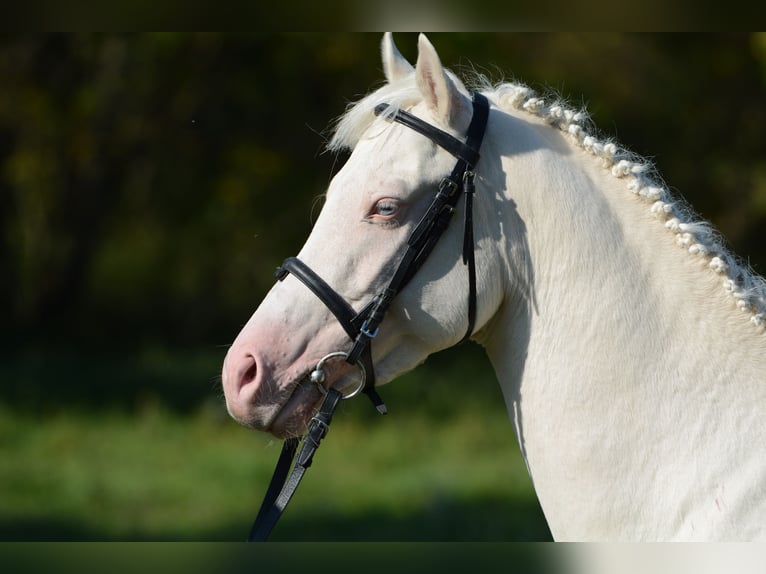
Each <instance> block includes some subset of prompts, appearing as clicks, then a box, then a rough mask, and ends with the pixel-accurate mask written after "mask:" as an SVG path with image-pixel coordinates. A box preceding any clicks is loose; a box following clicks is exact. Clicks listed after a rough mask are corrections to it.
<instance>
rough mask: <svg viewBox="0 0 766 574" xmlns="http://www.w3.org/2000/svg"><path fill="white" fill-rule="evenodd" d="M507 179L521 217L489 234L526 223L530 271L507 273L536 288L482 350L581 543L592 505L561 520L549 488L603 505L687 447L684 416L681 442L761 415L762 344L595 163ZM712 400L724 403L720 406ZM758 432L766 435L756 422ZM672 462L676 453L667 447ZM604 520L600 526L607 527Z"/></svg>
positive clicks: (544, 495)
mask: <svg viewBox="0 0 766 574" xmlns="http://www.w3.org/2000/svg"><path fill="white" fill-rule="evenodd" d="M502 171H503V172H505V173H507V174H513V178H511V179H510V180H509V181H510V182H511V183H509V184H508V188H509V189H508V196H509V197H508V200H509V201H512V202H513V203H514V205H515V209H513V210H509V211H510V215H508V214H506V215H505V217H506V218H507V219H506V221H503V222H501V223H500V224H499V226H500V227H501V228H504V229H512V228H513V226H514V225H515V226H516V227H518V226H519V220H520V221H521V222H522V228H523V229H525V230H526V231H525V233H524V234H523V235H524V237H523V242H525V248H524V249H523V251H524V252H525V254H524V255H525V257H526V258H527V260H526V262H522V261H520V260H518V259H517V260H516V261H513V260H510V261H508V262H507V265H509V267H513V266H523V265H524V264H527V265H529V266H530V267H531V274H530V275H531V276H532V277H533V280H532V283H531V286H530V288H529V292H528V293H519V290H518V289H517V288H516V286H512V287H511V288H509V290H508V293H507V297H506V302H505V304H504V305H503V306H502V307H501V308H500V311H499V312H498V314H497V316H496V317H495V318H494V321H493V322H492V323H491V324H490V326H489V327H488V328H487V329H486V331H485V333H483V335H484V337H483V342H484V344H485V345H486V347H487V351H488V354H489V356H490V359H491V361H492V363H493V365H494V367H495V369H496V372H497V374H498V378H499V379H500V382H501V385H502V387H503V393H504V396H505V400H506V404H507V407H508V410H509V414H510V415H511V417H512V419H513V421H514V423H515V427H516V431H517V435H518V438H519V442H520V445H521V448H522V452H523V454H524V456H525V458H526V460H527V463H528V465H529V468H530V472H531V474H532V478H533V480H534V481H535V486H536V489H537V491H538V496H539V497H540V500H541V503H542V505H543V508H544V510H545V511H546V515H547V516H548V519H549V522H550V524H551V528H552V531H553V532H554V535H557V534H558V535H559V536H562V537H565V538H566V537H568V536H574V537H581V536H585V537H587V536H588V534H587V531H588V528H589V527H591V526H592V524H591V525H588V524H584V522H583V521H585V520H586V518H577V517H575V516H574V514H575V513H576V512H580V511H582V512H583V516H587V515H588V513H591V514H592V511H593V506H592V504H591V505H590V506H589V507H588V508H587V509H585V508H578V507H577V505H576V504H571V503H569V505H568V507H569V508H570V510H568V511H567V510H561V509H562V507H566V506H567V503H565V502H564V501H561V500H558V497H559V496H560V494H558V492H569V490H568V489H567V488H566V487H563V486H562V485H561V483H560V479H559V478H557V477H558V476H560V473H561V471H562V469H566V470H565V472H572V473H581V474H582V476H584V477H587V479H588V480H591V483H590V484H579V485H578V486H577V487H576V488H580V489H582V490H581V491H580V494H583V496H585V492H586V491H587V489H589V488H593V489H599V488H602V490H601V493H602V495H603V496H604V497H605V499H606V497H608V494H607V493H608V492H609V489H610V488H612V489H613V488H614V484H617V483H620V481H622V484H632V483H631V481H627V482H626V481H625V480H623V477H622V476H618V477H615V476H613V474H615V473H616V474H624V475H629V476H639V475H640V473H641V469H640V466H641V465H640V462H639V461H641V460H646V459H647V458H651V457H653V456H656V453H652V454H650V451H651V449H653V448H655V446H656V445H657V444H659V443H663V444H668V445H675V446H676V447H677V448H678V449H680V450H683V449H684V448H685V447H684V446H683V445H682V443H678V444H676V443H675V440H676V437H675V436H674V434H673V433H675V431H677V430H678V428H679V425H682V424H683V423H682V421H681V419H683V418H684V416H686V415H679V414H678V413H693V414H690V415H688V416H689V417H690V419H689V425H693V427H694V428H695V429H697V430H696V431H695V432H696V433H697V435H696V436H695V437H693V438H691V439H688V438H687V439H685V440H691V441H692V442H693V441H694V440H696V439H699V440H700V441H703V442H704V438H705V437H708V433H709V432H714V429H718V430H720V431H725V429H727V428H730V429H731V424H732V423H731V420H737V418H738V417H739V419H738V420H742V418H741V417H743V416H745V417H749V414H748V412H750V411H752V404H753V402H760V404H765V401H766V396H764V390H763V388H764V385H763V383H762V376H763V375H762V373H763V372H764V369H766V361H765V359H764V357H766V353H764V338H763V337H764V335H763V333H762V331H761V330H759V329H757V328H756V327H754V326H753V325H752V324H751V323H750V322H749V321H748V318H747V317H746V316H744V315H743V313H742V312H741V311H739V310H738V309H737V307H736V305H735V304H734V302H733V300H732V299H731V297H728V296H727V295H726V293H725V291H724V290H723V289H722V287H721V282H722V279H721V277H720V276H718V275H717V274H715V273H713V272H711V271H710V269H709V268H708V266H707V264H706V262H704V261H701V260H700V259H699V258H695V257H693V256H691V255H690V254H689V253H688V250H686V249H682V248H679V246H678V245H677V244H676V242H675V241H674V238H673V237H672V236H671V235H669V234H668V233H667V232H666V230H665V226H664V223H663V222H662V221H658V220H657V219H656V218H654V217H653V216H652V215H651V213H650V205H651V204H648V203H647V202H646V201H645V200H643V199H641V198H639V197H637V196H635V195H633V194H631V193H629V192H628V191H626V189H625V184H624V182H621V180H619V179H617V178H615V177H613V176H612V174H611V173H609V171H608V170H604V169H603V168H602V167H601V166H599V165H598V164H597V163H596V162H594V161H592V158H589V157H587V156H586V155H585V154H583V153H582V152H580V151H579V150H577V149H571V150H570V151H569V152H568V153H567V154H564V155H562V154H561V153H560V151H558V152H557V151H551V150H546V149H542V148H541V149H539V150H538V151H534V152H530V153H529V154H527V155H526V156H525V157H515V156H513V157H509V158H508V159H506V160H505V161H504V163H503V169H502ZM525 174H526V176H525ZM509 218H511V219H513V218H515V219H516V221H512V220H511V219H509ZM519 240H520V239H519V237H517V238H515V239H513V240H510V243H518V241H519ZM517 251H519V250H518V249H517ZM511 275H512V273H510V272H509V276H511ZM512 283H513V282H512V281H511V284H512ZM723 383H726V384H727V385H729V386H728V387H726V389H725V390H723V389H722V387H721V385H722V384H723ZM712 395H717V396H718V397H719V398H721V399H722V400H723V404H722V405H719V407H718V409H717V410H716V409H711V408H710V404H709V397H710V396H712ZM748 409H750V411H748ZM700 413H704V415H703V416H705V417H706V420H705V423H704V425H703V426H704V428H702V427H701V423H700V422H699V420H698V417H699V416H700ZM646 421H652V424H651V425H647V423H646ZM753 424H754V425H755V426H756V427H757V428H758V429H759V431H758V432H760V434H761V435H762V436H764V438H766V430H764V425H763V422H760V421H759V422H754V423H753ZM732 433H733V434H734V429H732ZM675 434H677V433H675ZM668 436H671V438H670V439H668ZM663 441H664V442H663ZM710 448H711V451H712V450H715V449H714V448H713V447H710ZM626 449H629V450H630V449H633V450H632V452H635V453H636V454H635V456H634V457H633V458H631V457H625V455H624V451H625V450H626ZM642 449H645V450H642ZM721 450H723V451H725V449H721ZM594 452H595V453H597V454H594ZM663 452H665V451H663ZM666 454H667V456H668V458H669V459H670V458H672V457H673V456H676V457H677V456H678V455H677V453H676V454H675V455H674V454H673V448H672V447H668V449H667V452H666ZM719 456H721V457H722V459H725V458H726V456H728V455H721V454H719ZM615 460H621V461H624V464H623V467H620V465H615ZM670 466H672V465H670V463H669V467H670ZM594 473H595V474H594ZM594 476H596V477H598V478H594ZM602 478H603V479H604V480H608V481H609V482H608V484H605V483H602V482H600V479H602ZM615 478H616V479H618V480H615ZM654 480H655V479H654V478H652V479H649V478H648V479H647V484H654V482H653V481H654ZM570 494H571V492H570ZM593 495H594V496H598V491H597V490H596V491H594V493H593ZM615 496H616V498H615V500H611V501H608V502H610V503H613V504H614V505H615V506H613V507H612V508H613V509H618V508H619V505H620V504H627V503H626V502H625V500H626V499H630V497H631V494H630V493H624V492H623V493H620V495H619V497H618V496H617V495H615ZM647 496H648V494H647ZM618 500H619V502H618ZM606 506H607V507H608V504H607V505H606ZM650 511H651V509H647V510H646V512H650ZM626 512H627V510H626ZM557 514H558V516H557ZM615 516H619V512H618V511H617V510H615ZM599 520H600V522H598V524H600V526H599V528H608V526H607V525H609V524H610V522H609V520H611V518H610V519H609V520H606V519H605V518H604V517H600V518H599ZM615 520H617V518H615ZM627 522H629V520H628V521H627ZM562 525H564V526H562ZM570 527H571V530H567V528H570ZM554 528H556V529H558V532H557V531H556V530H554ZM578 529H579V530H578Z"/></svg>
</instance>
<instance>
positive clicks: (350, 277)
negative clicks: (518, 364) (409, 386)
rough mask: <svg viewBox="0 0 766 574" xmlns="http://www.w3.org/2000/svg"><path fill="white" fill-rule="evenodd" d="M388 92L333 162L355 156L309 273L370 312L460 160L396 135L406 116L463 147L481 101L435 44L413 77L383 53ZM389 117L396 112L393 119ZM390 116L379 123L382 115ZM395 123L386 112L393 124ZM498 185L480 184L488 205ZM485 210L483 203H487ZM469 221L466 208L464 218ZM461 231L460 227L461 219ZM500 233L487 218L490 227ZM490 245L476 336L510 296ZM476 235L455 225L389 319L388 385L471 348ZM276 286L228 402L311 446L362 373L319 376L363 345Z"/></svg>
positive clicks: (399, 60)
mask: <svg viewBox="0 0 766 574" xmlns="http://www.w3.org/2000/svg"><path fill="white" fill-rule="evenodd" d="M382 56H383V68H384V71H385V75H386V80H387V83H386V84H385V85H384V86H382V87H381V88H380V89H378V90H376V91H375V92H373V93H371V94H370V95H368V96H366V97H365V98H363V99H362V100H360V101H359V102H357V103H356V104H355V105H354V106H353V107H352V108H350V109H349V111H348V112H347V113H346V114H345V116H344V117H343V118H342V119H341V120H340V121H339V122H338V124H337V126H336V131H335V136H334V138H333V140H332V142H331V144H330V148H331V149H334V150H339V149H342V148H348V149H351V154H350V156H349V158H348V160H347V162H346V164H345V165H344V166H343V168H342V169H341V170H340V171H339V172H338V173H337V175H335V177H334V178H333V179H332V181H331V182H330V185H329V189H328V190H327V193H326V198H325V203H324V206H323V208H322V210H321V213H320V214H319V217H318V219H317V221H316V223H315V225H314V228H313V230H312V232H311V234H310V236H309V238H308V239H307V241H306V243H305V245H304V246H303V248H302V249H301V251H300V253H299V254H298V259H299V260H300V261H301V262H303V263H304V264H305V266H306V267H307V268H309V269H311V270H312V273H313V274H315V276H316V277H320V278H321V280H319V281H323V282H324V283H325V284H326V285H327V286H328V287H329V289H330V290H332V291H334V292H335V293H337V294H339V295H340V297H341V298H342V299H343V300H345V301H346V302H348V304H349V305H350V307H351V308H353V309H354V310H356V311H359V310H360V309H362V308H364V307H365V306H366V305H368V304H369V303H370V301H371V300H372V299H373V297H375V296H376V294H379V293H381V292H382V291H383V290H385V289H386V286H387V284H388V281H389V280H390V279H391V277H392V275H393V274H394V273H395V272H396V270H397V267H398V266H399V264H400V260H401V259H402V256H403V254H404V252H405V249H406V246H407V242H408V238H410V237H411V236H412V234H413V230H415V228H416V227H417V226H418V224H419V222H420V221H421V219H422V218H423V216H424V213H425V212H426V211H427V210H428V208H429V205H431V203H432V201H433V197H434V190H435V189H437V188H438V187H439V185H440V182H442V180H443V179H444V178H445V176H447V175H449V174H450V172H451V170H452V169H453V167H454V165H455V157H454V156H453V155H452V154H451V153H449V152H448V151H446V150H445V149H443V147H441V146H439V145H437V144H436V143H434V142H433V141H432V140H431V139H429V138H428V137H424V135H423V134H422V133H418V132H417V131H415V130H413V129H408V128H407V127H406V126H403V125H400V124H399V123H396V122H392V121H390V119H391V114H392V113H395V112H396V110H407V112H408V114H410V115H411V116H413V117H415V118H418V119H420V120H422V121H423V122H426V123H428V124H429V125H431V126H434V127H436V128H438V129H439V130H440V131H442V132H445V133H446V134H449V135H451V136H453V137H454V138H457V139H458V140H460V141H462V140H463V139H464V137H465V134H466V131H467V130H468V128H469V125H470V124H471V120H472V117H473V104H472V100H471V94H470V93H469V92H468V90H467V89H466V88H465V86H464V85H463V84H462V83H461V82H460V80H458V79H457V78H456V77H455V76H454V75H452V74H451V73H450V72H448V71H446V70H445V69H444V68H443V66H442V64H441V61H440V59H439V56H438V55H437V53H436V51H435V49H434V48H433V46H432V45H431V44H430V42H429V41H428V40H427V39H426V37H425V36H423V35H421V36H420V38H419V55H418V60H417V63H416V65H415V66H414V67H413V66H412V65H410V64H409V63H408V62H407V61H406V60H405V59H404V58H403V56H402V55H401V54H400V53H399V51H398V50H397V49H396V47H395V46H394V44H393V41H392V39H391V36H390V34H386V35H385V36H384V38H383V43H382ZM382 104H387V105H386V106H384V107H383V108H381V105H382ZM376 108H377V113H376ZM381 109H384V111H382V112H381ZM486 185H487V182H486V180H485V178H484V177H483V176H482V173H481V170H480V169H479V171H478V172H477V176H476V187H477V191H476V193H477V195H478V196H481V194H482V190H483V188H484V187H485V186H486ZM479 203H480V202H479ZM463 209H465V207H464V206H463V203H458V204H457V206H456V210H457V212H458V213H460V212H461V211H462V210H463ZM455 219H458V220H459V216H458V217H456V218H455ZM486 219H487V215H486V213H484V212H483V211H482V208H481V207H479V208H477V215H476V220H477V221H484V220H486ZM482 239H483V236H482V232H481V230H479V231H478V232H477V235H476V241H477V250H476V254H477V256H476V269H477V270H478V271H477V273H476V277H477V281H476V299H477V313H476V316H477V317H476V318H477V320H476V327H475V330H474V332H477V331H479V330H480V329H481V328H482V326H483V325H484V324H485V323H486V322H487V321H488V320H489V319H490V317H491V316H492V314H493V313H494V310H496V309H497V307H498V306H499V305H500V302H501V299H502V286H501V285H500V284H499V283H498V281H497V280H494V281H493V280H492V279H491V277H493V276H496V274H494V275H493V274H489V273H487V272H486V269H487V268H488V267H489V266H490V262H491V261H493V260H497V254H493V252H492V246H491V245H490V243H489V242H486V241H482ZM463 240H464V238H463V228H462V226H461V225H459V224H453V225H450V226H449V227H448V228H447V229H446V231H445V232H444V233H443V235H442V236H441V239H439V241H438V243H437V244H436V245H435V247H434V248H433V251H432V252H431V253H430V255H429V256H428V258H427V260H426V261H425V262H424V263H423V264H422V266H421V267H420V268H419V270H418V271H417V273H416V274H415V275H414V276H413V277H412V278H411V280H409V281H408V282H407V285H406V286H405V287H404V288H403V289H402V291H401V292H400V293H398V294H397V296H396V297H395V299H394V300H393V301H392V302H391V305H390V308H388V309H387V313H386V316H385V319H384V321H383V323H382V325H381V326H380V329H379V334H378V335H377V336H376V337H375V341H374V345H372V347H371V349H372V364H373V365H374V370H375V373H374V374H375V377H376V381H377V384H378V385H381V384H384V383H386V382H388V381H390V380H392V379H393V378H395V377H396V376H397V375H399V374H401V373H403V372H406V371H408V370H411V369H412V368H414V367H415V366H417V365H418V364H420V363H421V362H423V361H424V360H425V359H426V357H428V356H429V355H430V354H432V353H434V352H435V351H438V350H441V349H444V348H447V347H449V346H451V345H454V344H455V343H456V342H458V341H459V340H460V339H461V337H462V336H463V334H464V332H465V330H466V324H467V323H468V322H469V319H468V309H467V306H466V300H467V298H468V289H469V287H468V281H467V280H466V269H465V266H464V264H463V261H462V260H461V255H462V252H463V251H462V247H463ZM284 275H285V274H283V277H282V279H283V280H281V281H280V282H278V283H277V284H275V286H274V287H273V288H272V290H271V291H270V292H269V293H268V295H267V296H266V298H265V299H264V300H263V302H262V303H261V305H260V306H259V307H258V309H257V310H256V311H255V313H254V314H253V315H252V317H251V318H250V320H249V321H248V322H247V324H246V325H245V326H244V328H243V329H242V331H241V332H240V333H239V335H238V336H237V338H236V340H235V341H234V343H233V344H232V346H231V347H230V349H229V351H228V353H227V356H226V359H225V361H224V366H223V388H224V393H225V397H226V403H227V407H228V409H229V412H230V414H231V415H232V416H233V417H234V418H235V419H236V420H237V421H239V422H240V423H241V424H243V425H245V426H248V427H252V428H256V429H259V430H264V431H268V432H271V433H273V434H274V435H275V436H279V437H285V436H293V435H296V434H300V433H301V432H302V431H303V429H304V428H305V425H306V423H307V421H308V419H309V418H310V417H311V416H312V414H313V413H314V410H315V408H316V405H317V403H318V402H319V400H320V399H321V397H322V389H320V388H318V387H317V385H316V384H315V383H317V382H319V383H320V384H322V385H324V387H325V388H329V387H335V388H337V389H349V388H354V386H355V385H356V384H357V382H356V380H357V378H358V376H359V374H358V371H357V369H356V368H355V367H354V365H352V364H349V363H348V362H346V361H343V360H329V361H327V362H326V363H327V364H325V365H324V372H323V376H322V377H321V381H320V380H315V381H312V380H311V378H310V376H309V374H310V373H311V372H312V371H313V370H314V369H315V367H316V365H317V363H318V362H320V361H321V360H322V359H323V358H324V357H327V356H328V355H330V354H333V353H338V355H340V357H341V358H342V356H343V354H344V353H348V352H349V351H350V349H351V346H352V343H353V341H351V340H350V338H349V333H348V330H347V329H345V330H344V328H343V325H342V324H341V323H339V321H338V320H336V317H334V316H333V313H332V312H331V311H330V310H329V309H328V308H327V307H326V306H325V305H323V304H322V303H321V302H320V301H319V300H318V299H317V297H316V295H315V293H312V291H311V290H310V289H307V287H306V285H305V284H303V283H302V282H301V281H299V280H297V279H296V277H295V276H293V274H286V276H284Z"/></svg>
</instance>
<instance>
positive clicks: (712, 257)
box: [328, 75, 766, 332]
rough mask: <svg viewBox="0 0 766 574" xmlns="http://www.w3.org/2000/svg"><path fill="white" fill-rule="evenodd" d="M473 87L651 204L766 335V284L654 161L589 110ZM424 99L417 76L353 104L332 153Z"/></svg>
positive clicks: (499, 87)
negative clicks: (613, 136)
mask: <svg viewBox="0 0 766 574" xmlns="http://www.w3.org/2000/svg"><path fill="white" fill-rule="evenodd" d="M473 83H474V89H476V90H477V91H481V92H482V93H483V94H484V95H485V96H486V97H487V98H488V99H489V100H490V101H491V102H492V103H493V104H494V105H495V106H497V107H498V108H500V109H504V110H508V109H509V108H513V109H515V110H520V111H524V112H526V113H529V114H532V115H534V116H537V117H538V118H540V119H542V120H543V121H544V122H545V123H547V124H548V125H550V126H553V127H556V128H558V129H559V130H560V131H561V132H563V133H564V134H566V135H567V137H568V138H569V139H570V141H572V142H573V143H574V144H575V145H577V146H578V147H580V148H581V149H583V150H585V151H587V152H589V153H590V154H591V155H592V156H593V157H595V158H597V159H598V160H599V161H600V162H601V164H602V165H603V167H604V168H605V169H609V170H610V171H611V174H612V175H613V176H614V177H615V178H618V179H621V180H624V181H625V187H626V188H627V190H629V191H630V192H631V193H633V194H635V195H637V196H639V197H641V198H643V199H644V200H645V201H646V203H647V205H648V206H649V209H650V211H651V213H652V214H653V215H654V216H655V217H656V218H657V219H658V220H659V221H661V222H663V223H664V227H665V229H666V230H667V231H668V232H669V233H670V234H672V236H673V237H674V239H675V242H676V243H677V244H678V245H679V246H680V247H681V248H683V249H685V250H686V251H687V252H688V253H689V254H690V256H693V257H698V258H700V259H701V260H702V261H703V262H704V263H705V264H706V265H707V267H708V268H709V269H710V270H711V271H712V272H714V273H716V274H717V275H719V276H720V277H721V279H722V288H723V289H724V290H725V291H726V292H727V293H728V294H729V295H730V296H731V297H732V298H733V299H734V301H735V303H736V306H737V307H738V308H739V309H740V310H741V311H742V312H743V313H745V314H747V315H749V320H750V322H751V323H752V324H753V325H754V326H755V327H756V328H758V329H759V330H760V331H761V332H764V331H766V280H764V278H763V277H761V276H759V275H758V274H756V273H755V272H754V271H753V270H752V269H750V267H749V265H747V264H745V263H743V262H741V261H740V260H739V259H738V258H737V257H736V256H735V255H734V254H733V253H731V252H730V251H729V250H728V249H727V248H726V247H725V246H724V243H723V241H722V239H721V238H720V236H719V235H718V233H717V232H716V231H715V230H714V229H713V227H712V226H711V225H710V223H708V222H705V221H695V216H694V213H693V211H692V209H691V208H690V207H689V205H688V204H687V203H686V202H685V201H684V200H683V199H681V198H680V197H677V196H674V195H673V194H672V193H671V192H670V190H669V189H668V188H667V186H665V184H664V183H663V182H662V181H661V178H660V177H659V175H658V174H657V173H656V171H655V169H654V166H653V165H652V164H651V163H650V162H649V161H647V160H645V159H644V158H641V157H639V156H637V155H636V154H634V153H632V152H630V151H628V150H626V149H625V148H623V147H621V146H620V145H618V144H617V143H615V142H613V141H612V140H610V139H601V138H600V137H599V136H598V135H597V134H596V130H595V128H594V126H593V124H592V122H591V120H590V117H589V115H588V114H587V112H585V111H584V110H580V111H575V110H572V109H570V108H568V107H567V106H566V104H564V103H563V101H562V100H560V99H556V98H545V97H541V96H539V95H538V94H537V93H536V92H535V91H534V90H532V89H531V88H529V87H527V86H525V85H523V84H520V83H513V82H506V83H499V84H495V85H493V84H491V83H490V82H489V81H487V80H486V79H485V78H483V77H482V76H480V75H477V79H476V80H475V81H474V82H473ZM421 99H422V98H421V96H420V94H419V93H418V91H417V89H416V87H415V82H414V79H413V77H412V76H410V77H409V78H405V79H403V80H400V81H398V82H396V83H394V84H387V85H385V86H383V87H382V88H380V89H379V90H376V91H374V92H372V93H370V94H369V95H367V96H366V97H364V98H362V99H361V100H359V101H358V102H356V103H353V104H350V105H349V107H348V108H347V110H346V113H345V114H344V115H343V116H341V117H340V118H339V119H338V120H337V121H336V123H335V126H334V135H333V137H332V139H331V141H330V143H329V145H328V149H329V150H331V151H336V152H337V151H340V150H341V149H343V148H349V149H353V148H354V146H355V145H356V143H357V142H358V141H359V140H360V139H361V137H362V135H363V134H364V132H365V131H366V130H367V129H368V128H369V127H370V125H371V124H372V122H373V121H374V114H373V110H374V108H375V106H376V105H378V104H380V103H382V102H386V103H389V104H390V105H391V106H392V108H399V107H402V108H404V107H409V106H411V105H414V104H415V103H417V102H418V101H420V100H421Z"/></svg>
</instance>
